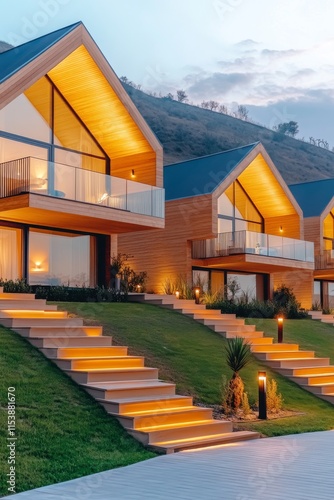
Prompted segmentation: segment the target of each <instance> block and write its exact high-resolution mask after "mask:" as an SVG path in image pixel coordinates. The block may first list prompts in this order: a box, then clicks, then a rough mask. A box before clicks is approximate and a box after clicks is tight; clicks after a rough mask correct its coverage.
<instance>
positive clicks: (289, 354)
mask: <svg viewBox="0 0 334 500" xmlns="http://www.w3.org/2000/svg"><path fill="white" fill-rule="evenodd" d="M254 354H255V356H256V357H257V358H258V359H261V360H263V361H266V360H282V361H283V360H287V359H295V360H297V361H298V360H300V359H303V358H308V359H310V358H313V357H314V351H282V352H254ZM296 364H297V363H296Z"/></svg>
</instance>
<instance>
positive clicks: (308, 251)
mask: <svg viewBox="0 0 334 500" xmlns="http://www.w3.org/2000/svg"><path fill="white" fill-rule="evenodd" d="M192 258H193V259H210V265H212V266H213V267H224V266H225V265H226V266H230V265H231V264H232V265H233V263H234V262H237V263H238V267H241V268H242V267H244V268H245V269H246V268H249V269H251V268H252V267H253V268H254V269H255V268H258V267H260V268H261V269H262V270H263V271H266V270H269V268H271V267H281V268H286V269H290V268H296V267H297V268H301V267H302V268H306V269H313V268H314V245H313V243H311V242H308V241H303V240H296V239H292V238H284V237H282V236H275V235H271V234H264V233H257V232H253V231H236V232H234V233H220V234H218V236H217V237H216V238H212V239H206V240H197V241H193V242H192ZM261 269H257V270H258V272H260V270H261Z"/></svg>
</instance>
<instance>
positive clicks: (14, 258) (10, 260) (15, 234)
mask: <svg viewBox="0 0 334 500" xmlns="http://www.w3.org/2000/svg"><path fill="white" fill-rule="evenodd" d="M21 240H22V237H21V230H20V229H14V228H9V227H6V226H0V277H1V279H3V280H16V279H18V278H20V277H21V273H22V270H21V255H22V250H21V246H22V241H21Z"/></svg>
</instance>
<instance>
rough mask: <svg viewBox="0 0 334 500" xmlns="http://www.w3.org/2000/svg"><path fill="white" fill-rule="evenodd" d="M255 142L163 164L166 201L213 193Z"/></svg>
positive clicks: (253, 146) (254, 145) (255, 144)
mask: <svg viewBox="0 0 334 500" xmlns="http://www.w3.org/2000/svg"><path fill="white" fill-rule="evenodd" d="M258 144H259V143H258V142H255V143H254V144H249V145H248V146H243V147H241V148H236V149H230V150H228V151H223V152H222V153H216V154H213V155H209V156H202V157H201V158H195V159H193V160H187V161H183V162H180V163H173V165H167V166H165V168H164V188H165V191H166V200H175V199H178V198H188V197H191V196H198V195H203V194H210V193H212V192H213V191H215V189H217V187H218V186H219V185H220V184H221V183H222V181H223V180H224V179H225V178H226V177H227V176H228V175H229V174H230V173H231V172H232V170H233V169H234V168H235V167H236V166H237V165H238V164H239V163H240V162H241V161H242V160H243V159H244V158H245V157H246V156H247V155H248V154H249V153H250V152H251V151H252V149H254V148H255V147H256V146H257V145H258Z"/></svg>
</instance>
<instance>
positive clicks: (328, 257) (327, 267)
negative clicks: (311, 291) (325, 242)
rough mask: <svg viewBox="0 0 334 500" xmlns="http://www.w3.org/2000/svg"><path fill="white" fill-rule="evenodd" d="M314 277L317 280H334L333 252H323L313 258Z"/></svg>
mask: <svg viewBox="0 0 334 500" xmlns="http://www.w3.org/2000/svg"><path fill="white" fill-rule="evenodd" d="M314 264H315V265H314V267H315V273H314V276H315V277H316V278H318V279H328V280H333V279H334V250H323V251H322V253H321V254H320V255H316V256H315V261H314Z"/></svg>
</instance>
